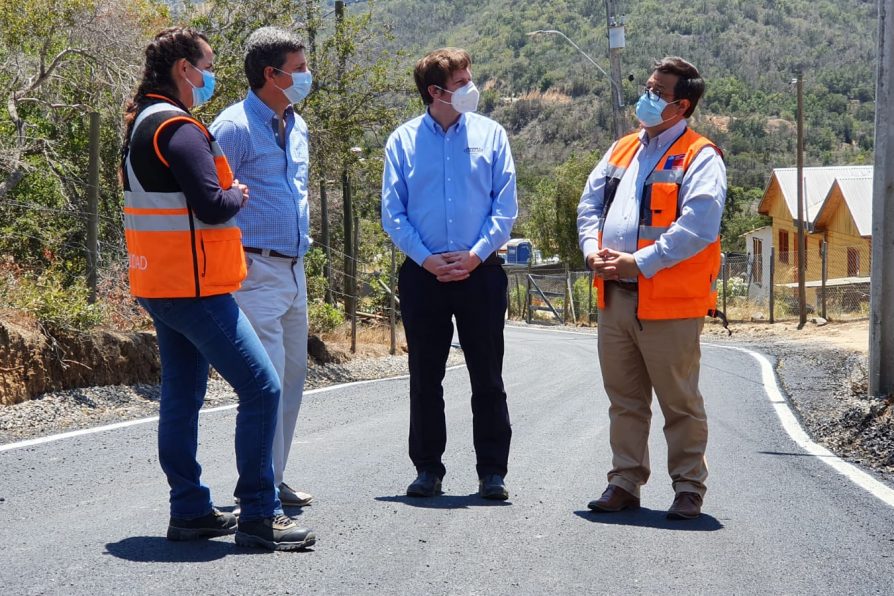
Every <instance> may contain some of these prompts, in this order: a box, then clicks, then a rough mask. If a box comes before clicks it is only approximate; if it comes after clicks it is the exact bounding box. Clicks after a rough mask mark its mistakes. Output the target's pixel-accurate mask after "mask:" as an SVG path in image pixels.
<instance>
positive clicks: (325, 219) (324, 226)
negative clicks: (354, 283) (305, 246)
mask: <svg viewBox="0 0 894 596" xmlns="http://www.w3.org/2000/svg"><path fill="white" fill-rule="evenodd" d="M320 218H321V223H320V234H321V235H322V236H323V250H324V251H325V253H326V262H325V263H324V265H323V276H324V277H325V278H326V298H325V300H326V304H332V305H335V300H334V299H333V297H332V248H331V247H330V244H331V242H332V241H331V240H330V237H329V198H328V196H327V193H326V178H325V177H322V178H320Z"/></svg>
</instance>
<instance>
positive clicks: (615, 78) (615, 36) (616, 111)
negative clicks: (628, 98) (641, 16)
mask: <svg viewBox="0 0 894 596" xmlns="http://www.w3.org/2000/svg"><path fill="white" fill-rule="evenodd" d="M605 18H606V24H607V26H608V64H609V68H610V70H611V73H612V74H611V80H612V116H613V117H614V124H615V137H616V138H618V139H620V138H621V137H623V136H624V133H626V132H627V123H626V122H625V118H624V95H623V94H622V93H621V50H622V49H624V46H625V41H624V22H623V19H622V18H621V17H618V16H617V15H616V14H615V0H605Z"/></svg>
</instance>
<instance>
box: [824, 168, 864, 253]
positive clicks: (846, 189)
mask: <svg viewBox="0 0 894 596" xmlns="http://www.w3.org/2000/svg"><path fill="white" fill-rule="evenodd" d="M836 184H838V187H839V188H840V189H841V194H842V195H843V196H844V201H845V202H846V203H847V208H848V210H849V211H850V212H851V217H853V218H854V223H855V224H857V230H859V232H860V235H861V236H867V237H868V236H872V168H869V175H868V176H860V177H854V178H838V180H836ZM830 192H831V189H830Z"/></svg>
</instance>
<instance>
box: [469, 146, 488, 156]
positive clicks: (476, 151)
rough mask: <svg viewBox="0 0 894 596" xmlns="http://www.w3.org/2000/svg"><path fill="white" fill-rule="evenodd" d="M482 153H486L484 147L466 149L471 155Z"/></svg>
mask: <svg viewBox="0 0 894 596" xmlns="http://www.w3.org/2000/svg"><path fill="white" fill-rule="evenodd" d="M482 151H484V148H483V147H466V153H468V154H469V155H478V154H479V153H481V152H482Z"/></svg>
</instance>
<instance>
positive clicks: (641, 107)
mask: <svg viewBox="0 0 894 596" xmlns="http://www.w3.org/2000/svg"><path fill="white" fill-rule="evenodd" d="M677 101H679V100H677ZM677 101H672V102H670V103H668V102H666V101H664V100H663V99H661V97H660V96H659V95H658V94H657V93H653V92H652V91H650V90H649V89H646V90H645V91H643V94H642V95H641V96H640V98H639V101H637V102H636V118H637V120H639V121H640V123H641V124H642V125H643V126H644V127H646V128H650V127H652V126H658V125H659V124H661V123H663V122H664V119H662V117H661V114H663V113H664V108H666V107H667V106H669V105H670V104H672V103H677Z"/></svg>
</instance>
